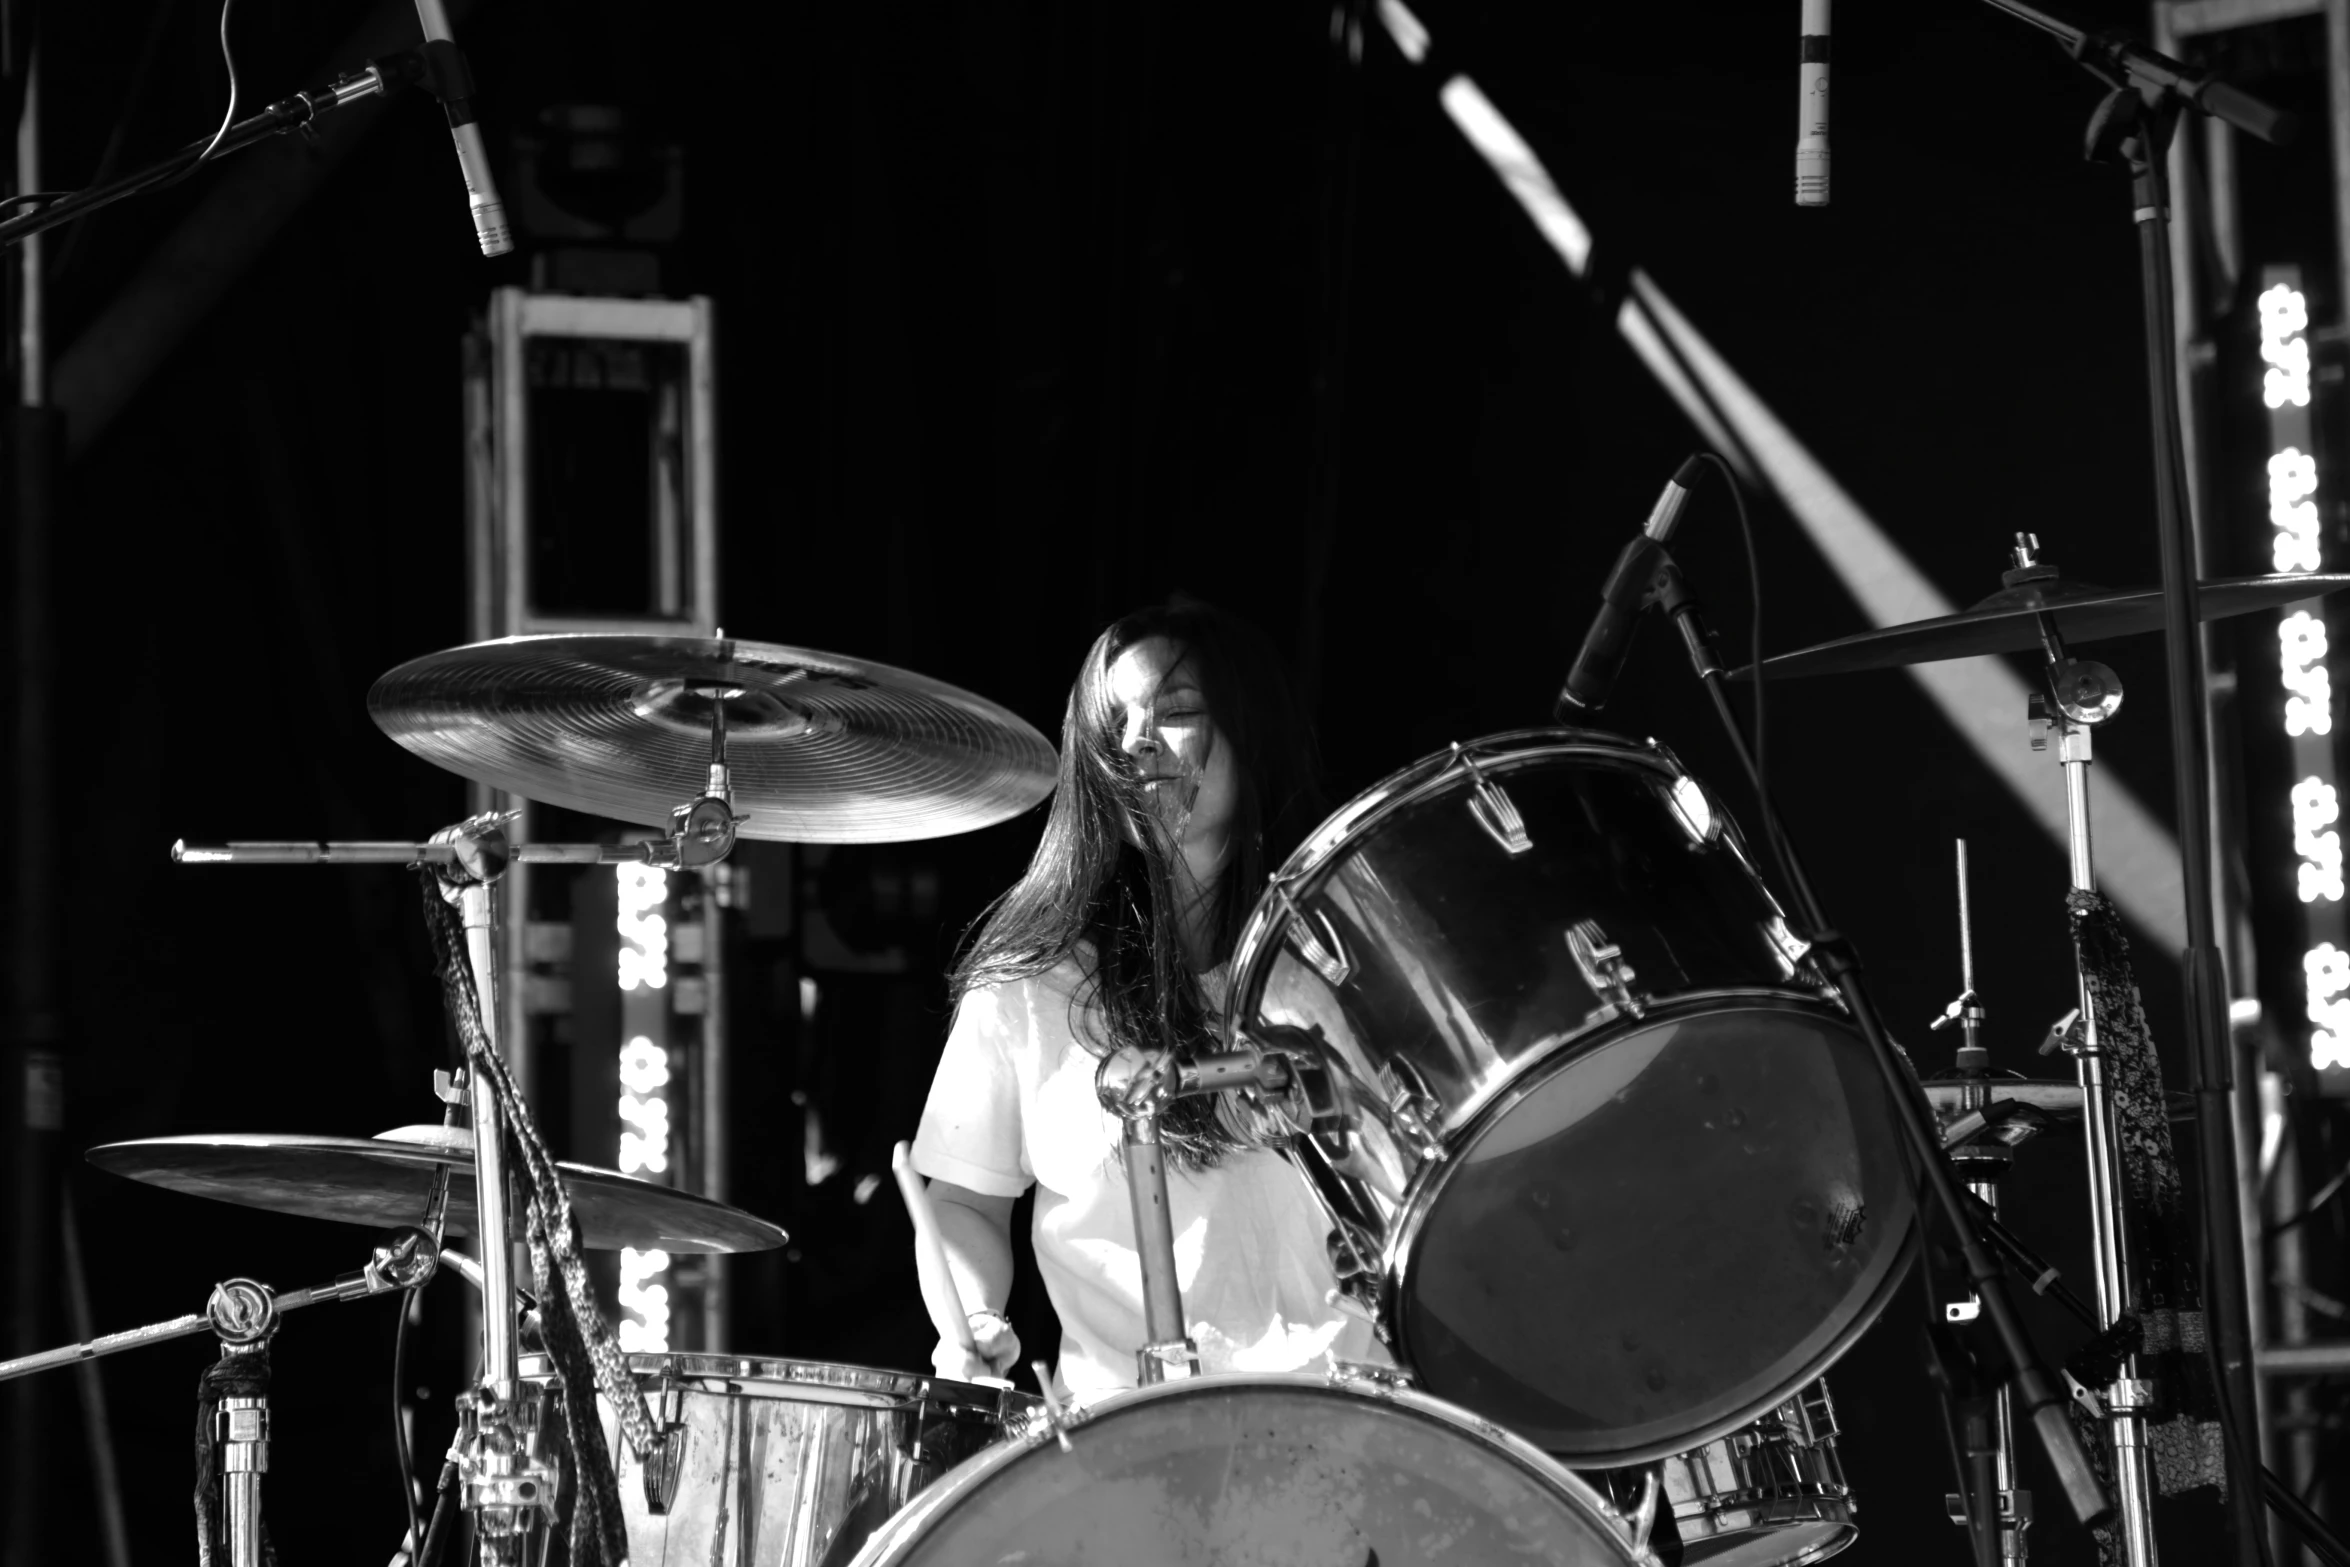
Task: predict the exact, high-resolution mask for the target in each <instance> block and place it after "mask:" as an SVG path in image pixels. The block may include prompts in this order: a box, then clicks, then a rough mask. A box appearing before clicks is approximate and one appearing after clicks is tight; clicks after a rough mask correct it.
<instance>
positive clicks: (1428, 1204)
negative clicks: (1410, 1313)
mask: <svg viewBox="0 0 2350 1567" xmlns="http://www.w3.org/2000/svg"><path fill="white" fill-rule="evenodd" d="M1726 1001H1727V1002H1733V1003H1739V1004H1742V1005H1747V1006H1751V1005H1752V1004H1753V1003H1754V1002H1757V1001H1767V1002H1770V1003H1773V1004H1772V1005H1770V1006H1768V1007H1765V1008H1763V1009H1762V1010H1767V1011H1788V1012H1799V1013H1805V1014H1808V1015H1811V1016H1814V1017H1817V1018H1818V1019H1820V1020H1821V1021H1822V1022H1826V1023H1831V1024H1835V1025H1837V1026H1839V1027H1841V1028H1842V1029H1843V1030H1844V1031H1845V1032H1846V1033H1848V1034H1850V1035H1851V1036H1852V1037H1853V1039H1854V1040H1855V1041H1856V1042H1857V1043H1859V1044H1860V1045H1861V1046H1862V1048H1864V1049H1865V1048H1866V1046H1867V1041H1866V1040H1865V1039H1864V1038H1862V1036H1861V1034H1860V1030H1859V1028H1858V1027H1857V1026H1856V1025H1855V1024H1854V1023H1853V1021H1852V1017H1851V1014H1850V1013H1849V1012H1847V1011H1846V1010H1845V1009H1844V1007H1843V1005H1842V1003H1841V1002H1840V1001H1839V1000H1838V999H1837V998H1834V997H1829V996H1815V995H1811V994H1808V993H1806V992H1802V991H1792V990H1780V989H1774V988H1772V987H1769V986H1754V987H1743V986H1742V987H1736V988H1725V989H1719V990H1707V991H1689V992H1687V993H1685V994H1682V995H1678V996H1674V997H1671V998H1670V999H1668V1000H1666V1001H1663V1002H1660V1003H1658V1004H1657V1005H1656V1006H1653V1007H1651V1008H1649V1009H1648V1010H1647V1012H1646V1013H1645V1014H1644V1015H1643V1016H1641V1017H1637V1018H1633V1017H1626V1018H1619V1019H1617V1020H1616V1021H1615V1022H1613V1023H1610V1024H1608V1025H1607V1026H1606V1027H1604V1028H1600V1029H1595V1030H1593V1031H1592V1032H1591V1033H1588V1034H1577V1035H1573V1036H1571V1037H1569V1038H1567V1039H1562V1040H1560V1041H1559V1042H1558V1043H1557V1044H1556V1045H1554V1046H1553V1047H1552V1048H1551V1049H1550V1050H1548V1051H1546V1052H1544V1053H1543V1054H1542V1055H1540V1056H1535V1057H1532V1058H1530V1059H1529V1060H1527V1062H1526V1063H1525V1064H1524V1065H1523V1066H1522V1067H1521V1069H1520V1070H1519V1071H1518V1072H1517V1073H1515V1074H1514V1075H1513V1076H1512V1077H1511V1078H1510V1079H1509V1080H1508V1081H1507V1082H1506V1083H1503V1084H1502V1085H1500V1087H1499V1089H1498V1090H1497V1091H1496V1092H1495V1093H1494V1094H1493V1096H1492V1097H1491V1098H1489V1099H1487V1100H1486V1101H1485V1102H1484V1103H1483V1104H1481V1105H1478V1106H1477V1108H1476V1110H1475V1111H1474V1112H1473V1113H1472V1114H1471V1115H1470V1116H1469V1117H1468V1118H1467V1119H1466V1120H1465V1121H1463V1122H1461V1123H1460V1126H1459V1128H1458V1130H1456V1131H1452V1132H1448V1133H1446V1134H1445V1139H1444V1141H1445V1145H1446V1148H1447V1149H1448V1150H1451V1151H1457V1150H1458V1149H1460V1148H1463V1147H1466V1146H1468V1145H1470V1144H1472V1143H1474V1142H1475V1141H1476V1140H1477V1139H1478V1138H1479V1137H1481V1136H1482V1135H1484V1134H1485V1133H1486V1132H1487V1131H1489V1130H1491V1128H1492V1127H1493V1125H1494V1123H1495V1122H1497V1121H1498V1120H1500V1118H1501V1117H1502V1116H1503V1115H1504V1114H1506V1113H1508V1111H1510V1110H1511V1109H1513V1108H1515V1107H1516V1106H1517V1105H1518V1104H1519V1103H1521V1102H1523V1100H1524V1099H1525V1097H1526V1096H1527V1095H1528V1094H1530V1093H1532V1092H1533V1091H1534V1089H1535V1088H1536V1087H1538V1086H1540V1085H1541V1084H1542V1083H1546V1082H1548V1081H1549V1080H1550V1078H1551V1077H1552V1076H1554V1075H1556V1073H1557V1072H1559V1071H1562V1070H1564V1069H1565V1068H1566V1066H1567V1065H1568V1064H1569V1062H1568V1060H1564V1059H1560V1058H1561V1057H1562V1056H1567V1057H1570V1058H1571V1057H1572V1056H1580V1055H1583V1054H1585V1053H1587V1052H1589V1051H1592V1050H1596V1049H1598V1048H1600V1047H1601V1046H1603V1045H1608V1044H1613V1043H1616V1042H1618V1041H1620V1040H1622V1039H1624V1038H1626V1037H1627V1036H1629V1035H1631V1034H1633V1033H1636V1032H1638V1031H1639V1030H1641V1029H1643V1028H1647V1027H1652V1026H1654V1025H1656V1024H1658V1023H1669V1022H1675V1021H1679V1020H1682V1019H1684V1018H1689V1017H1708V1016H1713V1015H1715V1014H1717V1013H1721V1012H1728V1011H1735V1010H1739V1009H1740V1008H1739V1006H1735V1005H1734V1006H1724V1005H1722V1003H1723V1002H1726ZM1888 1108H1890V1107H1888ZM1449 1164H1450V1160H1449V1158H1448V1159H1447V1160H1446V1161H1445V1162H1444V1163H1441V1164H1431V1165H1429V1166H1428V1167H1427V1168H1426V1169H1423V1170H1422V1171H1421V1172H1420V1174H1419V1177H1418V1178H1416V1179H1415V1180H1414V1181H1413V1182H1412V1185H1411V1187H1410V1189H1408V1190H1407V1191H1406V1192H1405V1194H1404V1200H1403V1202H1402V1204H1401V1205H1400V1206H1399V1207H1398V1208H1397V1210H1396V1219H1395V1223H1394V1224H1393V1225H1392V1226H1390V1228H1389V1232H1388V1235H1387V1238H1386V1242H1385V1244H1384V1245H1383V1246H1382V1247H1381V1249H1380V1254H1379V1302H1380V1311H1379V1315H1380V1317H1381V1319H1382V1321H1381V1325H1382V1327H1383V1328H1384V1330H1385V1332H1384V1334H1383V1337H1385V1338H1386V1340H1387V1341H1388V1342H1389V1343H1390V1344H1400V1343H1402V1342H1403V1339H1404V1332H1403V1305H1404V1290H1403V1284H1404V1280H1405V1279H1406V1278H1407V1277H1408V1276H1409V1274H1410V1271H1411V1270H1410V1267H1409V1264H1410V1262H1411V1261H1412V1259H1413V1258H1414V1256H1415V1254H1416V1253H1417V1251H1418V1249H1419V1244H1420V1240H1421V1237H1422V1234H1423V1232H1424V1230H1425V1227H1426V1222H1427V1219H1428V1216H1429V1214H1430V1212H1431V1211H1432V1210H1433V1208H1434V1206H1435V1201H1436V1193H1437V1191H1438V1190H1439V1188H1440V1186H1441V1184H1442V1183H1440V1182H1436V1181H1431V1180H1429V1179H1428V1178H1427V1177H1428V1176H1429V1175H1430V1174H1431V1173H1432V1172H1434V1171H1437V1170H1442V1169H1445V1168H1447V1167H1448V1166H1449ZM1905 1189H1908V1190H1909V1191H1910V1203H1909V1208H1908V1211H1907V1213H1906V1214H1905V1215H1904V1218H1903V1223H1902V1234H1901V1244H1900V1245H1899V1246H1898V1247H1897V1248H1896V1249H1895V1250H1894V1253H1893V1260H1892V1261H1891V1263H1890V1264H1889V1265H1888V1266H1887V1267H1886V1269H1885V1271H1884V1273H1883V1274H1882V1275H1881V1276H1880V1277H1879V1278H1878V1280H1877V1284H1876V1287H1875V1288H1874V1289H1872V1290H1870V1291H1869V1293H1868V1294H1867V1295H1866V1296H1865V1297H1864V1298H1863V1300H1862V1303H1861V1307H1860V1309H1859V1311H1858V1312H1857V1313H1856V1314H1855V1315H1854V1316H1853V1317H1851V1318H1850V1319H1849V1320H1848V1321H1847V1322H1846V1323H1845V1325H1844V1327H1843V1328H1842V1329H1840V1330H1839V1331H1838V1332H1837V1333H1836V1334H1835V1335H1834V1336H1833V1337H1831V1338H1830V1339H1829V1340H1828V1342H1827V1343H1825V1344H1823V1345H1822V1346H1821V1347H1820V1349H1819V1351H1818V1352H1817V1353H1816V1354H1815V1355H1813V1356H1812V1357H1811V1358H1810V1359H1808V1360H1807V1361H1806V1362H1805V1363H1804V1369H1803V1371H1802V1373H1801V1374H1800V1375H1798V1376H1795V1377H1794V1378H1793V1379H1792V1380H1791V1381H1788V1382H1787V1384H1786V1385H1785V1386H1784V1387H1781V1388H1780V1389H1779V1390H1778V1391H1777V1392H1775V1393H1773V1394H1771V1395H1770V1396H1768V1397H1766V1398H1760V1399H1756V1400H1754V1401H1753V1402H1752V1403H1751V1404H1741V1405H1740V1406H1738V1408H1737V1409H1736V1410H1734V1411H1733V1412H1732V1413H1731V1414H1730V1415H1727V1416H1722V1417H1718V1418H1716V1419H1714V1420H1712V1421H1709V1422H1707V1423H1706V1424H1705V1425H1703V1426H1700V1427H1697V1428H1695V1431H1694V1433H1693V1434H1690V1435H1686V1436H1675V1437H1672V1438H1669V1439H1660V1440H1657V1441H1651V1442H1644V1443H1640V1444H1637V1445H1635V1446H1631V1447H1623V1448H1606V1449H1601V1450H1598V1451H1594V1452H1589V1453H1584V1452H1577V1453H1574V1454H1572V1455H1571V1456H1572V1459H1573V1461H1574V1463H1575V1465H1576V1467H1578V1468H1583V1469H1614V1468H1620V1467H1623V1466H1625V1465H1629V1464H1645V1463H1649V1462H1652V1461H1654V1460H1656V1459H1659V1458H1671V1457H1674V1456H1677V1455H1678V1454H1681V1453H1686V1452H1690V1451H1692V1450H1694V1449H1696V1448H1700V1447H1703V1446H1704V1445H1705V1444H1706V1443H1708V1442H1712V1441H1716V1440H1718V1439H1720V1438H1722V1437H1724V1436H1727V1435H1729V1434H1730V1433H1731V1432H1733V1431H1736V1430H1738V1429H1740V1428H1741V1427H1744V1426H1749V1425H1752V1424H1753V1423H1754V1422H1755V1421H1757V1420H1759V1419H1761V1418H1762V1417H1763V1416H1764V1415H1765V1414H1767V1413H1768V1412H1769V1411H1771V1410H1773V1409H1775V1408H1777V1407H1778V1406H1779V1405H1781V1404H1783V1403H1785V1402H1786V1401H1787V1400H1788V1399H1790V1398H1793V1397H1794V1396H1796V1394H1797V1393H1799V1392H1801V1391H1802V1390H1803V1389H1804V1388H1806V1387H1809V1386H1810V1385H1811V1384H1812V1383H1814V1382H1816V1381H1818V1380H1819V1379H1820V1378H1821V1377H1823V1376H1825V1375H1827V1373H1828V1371H1829V1370H1830V1368H1832V1367H1833V1366H1834V1365H1835V1364H1836V1362H1837V1361H1839V1360H1841V1359H1843V1358H1844V1356H1845V1354H1846V1352H1847V1351H1849V1350H1850V1349H1851V1348H1852V1346H1853V1345H1854V1344H1856V1343H1858V1342H1859V1341H1860V1338H1861V1335H1862V1334H1864V1333H1866V1332H1867V1331H1868V1330H1869V1329H1870V1328H1872V1327H1874V1326H1875V1325H1876V1321H1877V1318H1878V1317H1879V1316H1881V1315H1883V1313H1884V1310H1885V1308H1886V1307H1887V1306H1888V1305H1890V1304H1892V1299H1893V1293H1894V1291H1895V1290H1897V1289H1899V1288H1900V1287H1901V1282H1902V1280H1903V1279H1905V1278H1907V1277H1908V1276H1909V1270H1910V1267H1911V1265H1912V1264H1913V1263H1914V1262H1915V1261H1916V1259H1917V1248H1918V1234H1919V1226H1918V1222H1917V1198H1916V1192H1915V1190H1914V1188H1905ZM1413 1375H1414V1376H1418V1375H1419V1373H1418V1372H1416V1371H1415V1372H1413ZM1477 1418H1479V1419H1483V1418H1484V1417H1483V1416H1478V1417H1477ZM1551 1456H1552V1457H1553V1458H1554V1459H1555V1460H1556V1461H1558V1462H1560V1463H1562V1464H1563V1463H1565V1462H1567V1461H1568V1459H1567V1457H1566V1456H1561V1455H1558V1454H1552V1455H1551Z"/></svg>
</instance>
